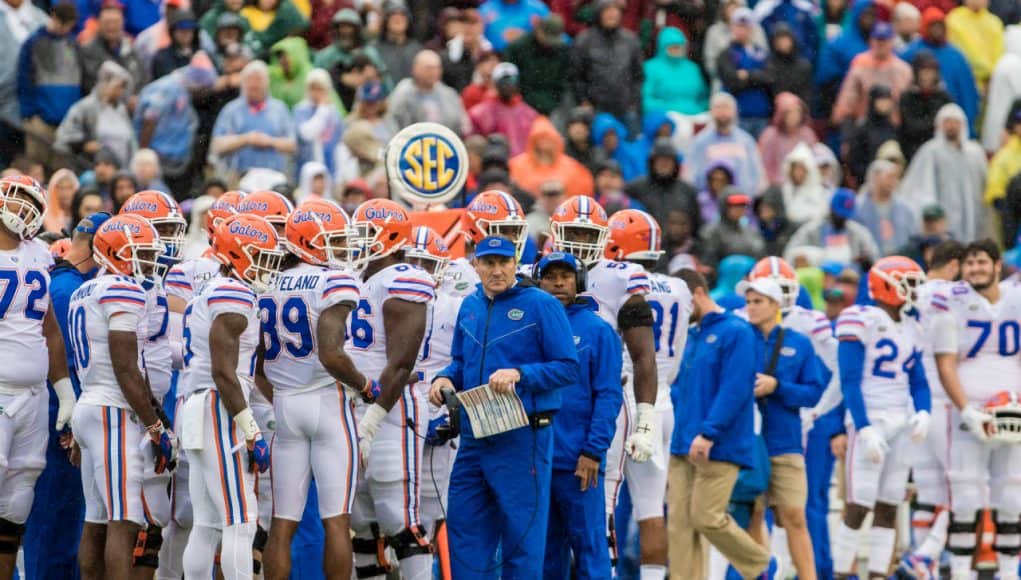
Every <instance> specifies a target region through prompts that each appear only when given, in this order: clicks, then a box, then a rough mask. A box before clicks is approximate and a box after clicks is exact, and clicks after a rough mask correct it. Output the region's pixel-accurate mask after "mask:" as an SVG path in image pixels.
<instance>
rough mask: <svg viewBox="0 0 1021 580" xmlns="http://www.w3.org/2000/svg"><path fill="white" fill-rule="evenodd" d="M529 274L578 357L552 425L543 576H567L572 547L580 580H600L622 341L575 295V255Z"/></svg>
mask: <svg viewBox="0 0 1021 580" xmlns="http://www.w3.org/2000/svg"><path fill="white" fill-rule="evenodd" d="M532 279H533V280H535V281H536V282H537V283H538V284H539V287H540V288H542V289H543V290H545V291H546V292H549V293H550V294H552V295H553V297H554V298H556V299H557V300H559V301H560V303H561V304H563V305H564V308H566V309H567V319H568V321H569V322H570V323H571V329H572V331H573V335H574V345H575V347H576V348H577V349H578V362H579V363H580V364H581V373H580V375H579V377H578V380H577V381H575V382H574V383H572V384H570V385H568V386H567V387H566V388H565V389H564V390H563V392H562V393H561V395H562V396H563V404H562V405H561V407H560V411H559V412H558V413H557V420H556V422H554V424H553V440H554V441H553V486H552V494H551V498H550V516H549V528H548V530H549V531H548V533H547V537H546V563H545V569H546V570H545V574H544V578H546V580H566V579H567V578H570V577H572V576H571V571H570V563H571V554H573V555H574V565H575V570H576V572H577V574H576V576H575V577H576V578H578V580H585V579H589V578H591V579H595V580H604V579H605V578H610V577H611V576H612V575H613V574H612V573H611V571H610V554H609V547H608V546H607V541H606V534H605V533H604V530H603V528H604V525H603V524H604V522H605V519H606V498H605V494H604V492H603V485H604V482H605V475H606V450H607V449H608V448H609V447H610V442H611V441H613V434H614V431H615V430H616V427H617V415H618V414H619V413H620V406H621V405H622V404H623V403H624V392H623V391H622V390H621V388H620V373H621V366H622V365H623V352H624V347H623V343H621V341H620V337H619V336H617V333H616V332H615V331H614V330H613V327H612V326H610V325H609V324H607V323H606V322H605V321H604V320H603V319H602V318H600V317H599V315H598V314H596V313H595V309H596V306H595V303H594V302H593V301H592V300H591V299H590V298H587V297H584V298H579V297H578V293H579V292H583V291H584V290H585V269H584V266H582V265H581V264H580V263H579V262H578V260H577V259H576V258H575V257H574V256H572V255H570V254H564V253H560V252H554V253H552V254H549V255H548V256H546V257H544V258H542V259H541V260H539V263H538V264H536V266H535V269H534V271H533V274H532Z"/></svg>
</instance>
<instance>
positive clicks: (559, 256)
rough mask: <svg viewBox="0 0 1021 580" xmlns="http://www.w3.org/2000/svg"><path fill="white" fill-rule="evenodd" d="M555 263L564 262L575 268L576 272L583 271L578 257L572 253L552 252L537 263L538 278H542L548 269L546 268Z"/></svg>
mask: <svg viewBox="0 0 1021 580" xmlns="http://www.w3.org/2000/svg"><path fill="white" fill-rule="evenodd" d="M554 264H563V265H565V266H567V267H568V268H570V269H572V270H574V273H575V274H577V273H578V272H579V271H581V264H580V263H579V262H578V259H577V258H575V257H574V256H572V255H571V254H565V253H563V252H551V253H549V254H546V255H545V256H543V257H542V259H540V260H539V263H538V264H536V265H535V272H536V274H538V276H536V278H542V273H543V272H545V271H546V268H549V267H550V266H552V265H554Z"/></svg>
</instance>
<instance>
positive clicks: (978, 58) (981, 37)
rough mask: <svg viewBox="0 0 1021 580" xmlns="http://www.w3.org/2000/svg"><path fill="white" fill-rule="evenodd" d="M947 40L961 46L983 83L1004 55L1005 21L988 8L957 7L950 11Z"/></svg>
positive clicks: (977, 79)
mask: <svg viewBox="0 0 1021 580" xmlns="http://www.w3.org/2000/svg"><path fill="white" fill-rule="evenodd" d="M946 23H947V40H948V41H950V42H952V43H953V44H954V46H956V47H957V48H960V49H961V52H963V53H964V56H965V58H967V59H968V63H970V64H971V72H972V73H974V75H975V80H976V81H978V83H979V84H980V85H982V84H985V83H986V82H987V81H988V80H989V77H990V76H991V75H992V74H993V68H994V67H996V61H998V60H1000V57H1001V56H1002V55H1003V22H1001V21H1000V19H999V18H997V17H996V15H995V14H993V13H992V12H990V11H989V10H986V9H984V8H983V9H982V10H980V11H978V12H976V11H974V10H972V9H970V8H968V7H966V6H958V7H957V8H954V9H953V10H951V11H950V13H949V14H947V20H946Z"/></svg>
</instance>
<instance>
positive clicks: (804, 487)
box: [766, 453, 808, 508]
mask: <svg viewBox="0 0 1021 580" xmlns="http://www.w3.org/2000/svg"><path fill="white" fill-rule="evenodd" d="M769 466H770V473H769V489H768V490H766V499H767V501H768V502H769V505H771V506H779V507H797V508H804V507H805V504H806V503H807V502H808V478H807V476H806V475H805V456H804V455H802V454H800V453H787V454H784V455H777V456H776V457H770V458H769Z"/></svg>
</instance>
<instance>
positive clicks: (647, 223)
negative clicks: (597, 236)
mask: <svg viewBox="0 0 1021 580" xmlns="http://www.w3.org/2000/svg"><path fill="white" fill-rule="evenodd" d="M607 227H608V228H609V229H610V233H609V238H608V239H607V240H606V249H605V250H604V251H603V255H604V256H605V257H606V259H607V260H616V261H623V260H638V261H642V262H658V261H659V258H660V257H661V256H662V255H663V250H661V249H660V245H661V244H662V241H661V240H662V239H663V230H662V229H660V227H659V224H658V223H656V220H655V219H653V218H652V216H651V215H649V214H647V213H645V212H644V211H641V210H637V209H622V210H620V211H618V212H617V213H615V214H613V215H612V216H610V221H609V223H608V225H607Z"/></svg>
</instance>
